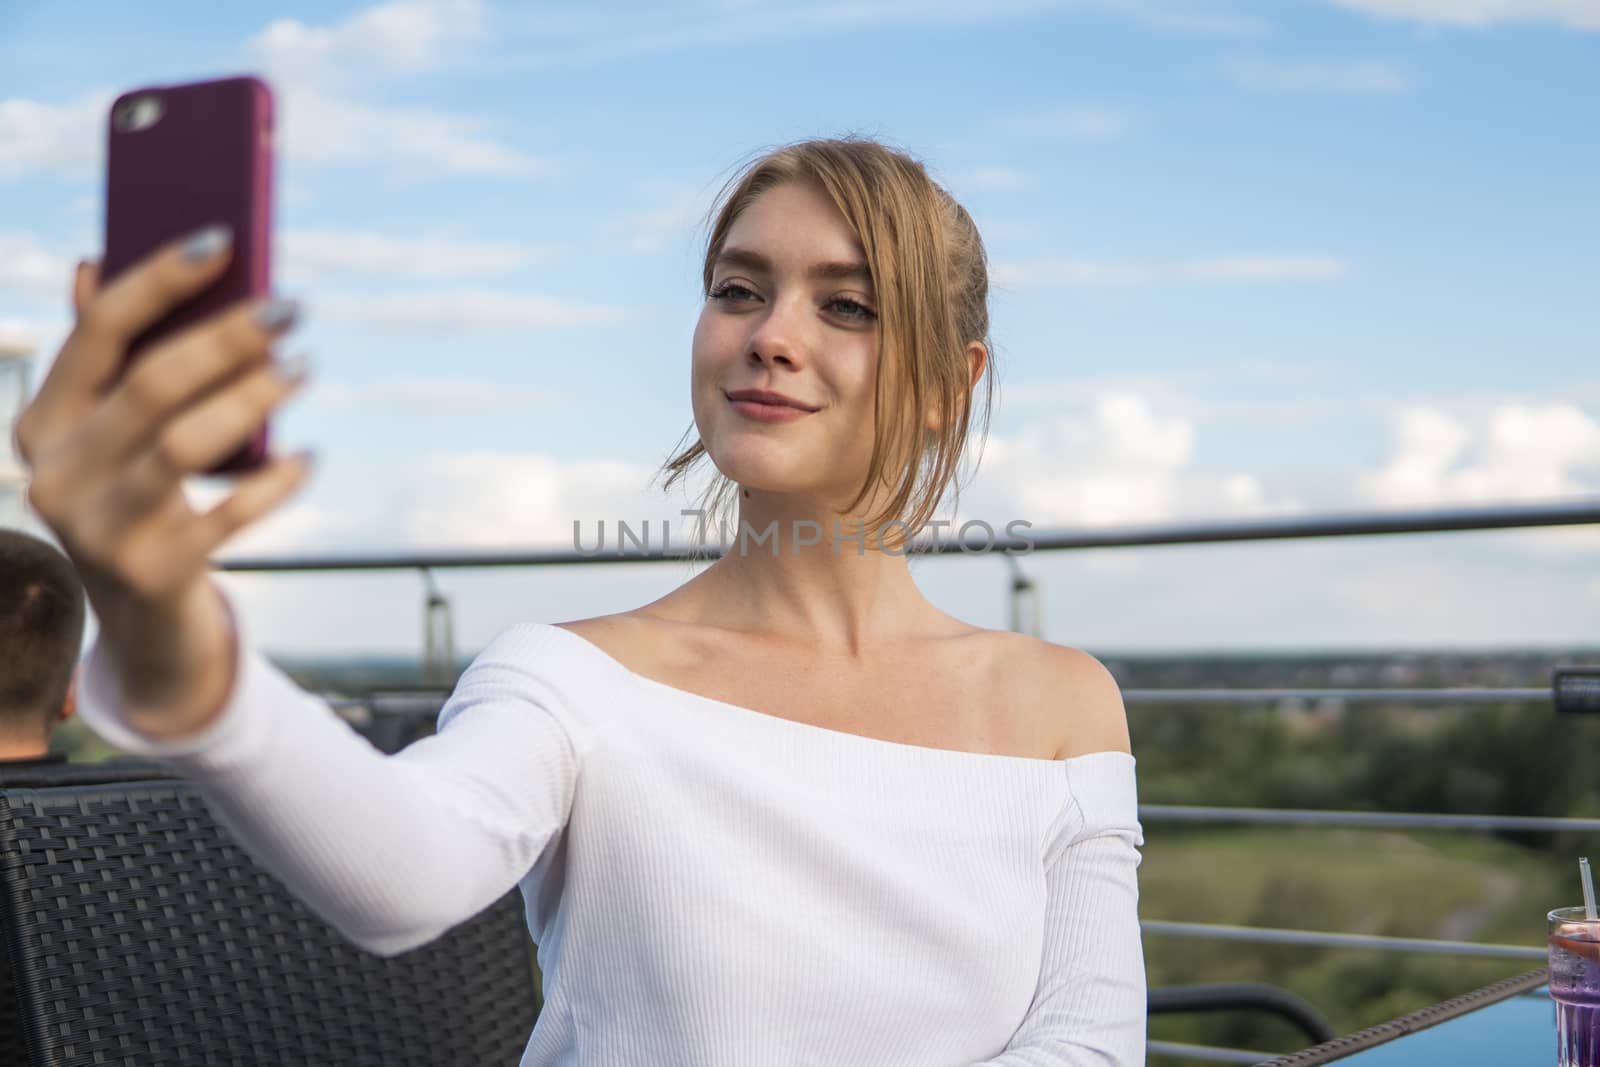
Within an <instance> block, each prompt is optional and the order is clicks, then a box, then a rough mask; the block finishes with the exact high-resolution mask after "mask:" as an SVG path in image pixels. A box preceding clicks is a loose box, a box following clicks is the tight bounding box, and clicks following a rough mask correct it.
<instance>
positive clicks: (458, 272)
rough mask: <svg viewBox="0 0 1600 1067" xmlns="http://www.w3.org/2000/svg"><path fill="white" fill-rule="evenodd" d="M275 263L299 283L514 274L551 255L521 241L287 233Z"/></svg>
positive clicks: (351, 232)
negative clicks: (359, 276) (352, 277)
mask: <svg viewBox="0 0 1600 1067" xmlns="http://www.w3.org/2000/svg"><path fill="white" fill-rule="evenodd" d="M281 240H282V242H283V243H282V246H281V255H280V257H279V262H280V263H282V264H283V265H284V271H285V275H286V276H288V277H292V278H296V279H300V280H307V281H308V280H315V279H320V278H326V277H332V276H339V275H345V274H349V273H368V274H400V275H405V276H408V277H414V278H454V277H460V276H462V275H469V274H494V273H499V272H503V271H509V270H515V269H516V268H518V267H522V266H526V265H527V264H529V263H532V262H534V261H535V260H538V259H542V258H545V257H547V256H548V255H549V254H550V251H551V250H550V249H548V248H540V247H536V246H534V245H529V244H526V243H523V242H519V241H472V240H461V239H457V238H451V237H445V236H437V235H434V236H429V235H422V236H416V237H410V236H406V237H401V236H395V235H391V234H381V233H371V232H366V231H360V230H289V231H287V232H285V233H284V234H283V236H282V238H281Z"/></svg>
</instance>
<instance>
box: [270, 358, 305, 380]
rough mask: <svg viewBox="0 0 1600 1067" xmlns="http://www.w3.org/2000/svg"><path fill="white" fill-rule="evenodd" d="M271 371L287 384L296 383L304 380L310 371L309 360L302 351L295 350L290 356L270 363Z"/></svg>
mask: <svg viewBox="0 0 1600 1067" xmlns="http://www.w3.org/2000/svg"><path fill="white" fill-rule="evenodd" d="M272 373H273V374H276V375H277V376H278V378H279V379H280V380H281V381H283V382H285V383H287V384H289V385H298V384H299V383H301V382H303V381H305V380H306V378H307V376H308V375H310V373H311V360H310V359H308V358H307V357H306V355H305V353H303V352H296V353H295V354H294V355H292V356H288V357H287V358H285V359H280V360H278V361H277V362H276V363H274V364H273V365H272Z"/></svg>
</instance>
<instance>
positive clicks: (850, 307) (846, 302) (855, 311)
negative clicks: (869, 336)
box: [828, 296, 878, 322]
mask: <svg viewBox="0 0 1600 1067" xmlns="http://www.w3.org/2000/svg"><path fill="white" fill-rule="evenodd" d="M828 306H829V307H839V308H843V311H842V312H841V313H842V314H843V315H844V316H845V318H848V319H860V320H862V321H863V322H865V321H867V320H870V319H875V318H877V317H878V315H877V312H875V311H873V310H872V309H871V308H869V307H867V306H866V305H865V304H858V303H856V302H855V301H854V300H851V299H850V298H848V297H843V296H841V297H836V298H835V299H833V300H830V301H829V302H828Z"/></svg>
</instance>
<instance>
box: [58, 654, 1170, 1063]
mask: <svg viewBox="0 0 1600 1067" xmlns="http://www.w3.org/2000/svg"><path fill="white" fill-rule="evenodd" d="M244 648H245V651H244V652H243V653H242V657H241V662H240V668H239V676H238V678H237V680H236V684H235V689H234V692H233V693H232V695H231V698H230V700H229V702H228V705H227V707H226V708H225V710H224V711H223V713H222V715H221V716H220V717H219V719H218V720H217V721H216V722H215V723H213V724H212V725H211V726H210V727H208V728H207V729H206V730H205V731H204V732H203V733H201V734H199V735H196V736H194V737H191V738H186V739H184V740H183V741H181V742H176V743H174V742H160V743H158V742H155V741H152V740H150V739H148V738H146V737H145V736H144V735H142V734H139V733H136V732H135V731H133V730H132V729H130V728H129V727H128V726H127V725H126V724H125V722H124V720H123V718H122V709H121V705H120V703H119V694H118V693H117V690H116V685H115V680H114V678H113V676H112V675H111V673H110V671H109V669H108V664H107V662H106V660H105V658H104V654H103V650H102V649H101V648H100V647H99V646H98V645H97V646H96V647H95V648H94V649H93V650H91V653H90V656H89V660H88V662H87V664H86V669H85V672H84V677H83V683H82V685H81V687H80V688H81V690H82V693H81V697H80V714H81V715H82V716H83V718H84V719H85V720H86V721H87V723H88V724H89V725H90V727H91V728H92V729H94V730H95V731H96V732H97V733H99V734H100V735H101V736H102V737H104V738H105V739H106V740H108V741H109V742H111V743H112V744H114V745H116V746H118V747H119V748H122V749H123V750H125V751H128V752H131V753H134V754H139V755H145V756H153V757H157V758H161V759H164V760H166V761H168V762H169V763H170V764H171V765H173V766H174V767H175V768H176V769H177V770H178V771H180V772H181V773H182V774H183V775H184V776H186V777H187V778H189V779H191V780H192V781H193V782H194V783H195V784H196V786H197V788H198V789H200V791H201V792H202V794H203V795H204V796H205V797H206V799H207V801H208V804H209V806H210V807H211V809H212V810H213V812H214V813H215V814H216V816H217V817H218V818H219V820H220V821H221V822H222V823H223V824H224V825H225V826H226V827H227V828H228V829H229V831H230V832H231V833H232V834H233V835H234V837H235V838H236V839H237V840H238V841H239V842H240V843H241V844H242V845H243V846H244V847H245V848H246V849H247V850H248V851H249V852H250V853H251V855H253V856H254V857H255V858H256V860H257V861H258V862H259V863H261V864H262V866H264V867H265V868H266V869H268V870H269V871H271V872H272V873H273V874H274V875H276V876H277V877H278V878H279V879H280V880H282V881H283V882H284V883H285V884H286V885H288V886H289V887H290V888H291V890H292V891H293V892H294V893H295V894H296V895H297V896H299V897H300V898H301V899H302V900H303V901H304V902H305V904H306V905H307V906H308V907H309V908H311V909H312V910H313V911H314V912H315V913H317V914H318V915H320V916H321V917H322V918H324V919H325V920H326V921H327V922H329V923H330V924H331V925H333V926H334V927H335V928H336V929H338V930H339V931H340V932H342V933H343V934H344V935H345V936H346V937H348V938H349V939H350V940H351V941H353V942H355V943H356V944H358V945H360V946H363V947H364V948H366V949H368V950H370V951H372V952H375V953H380V954H394V953H399V952H403V951H405V950H407V949H410V948H413V947H416V946H419V945H422V944H424V943H426V942H428V941H430V940H432V939H434V938H436V937H438V936H439V935H440V934H442V933H444V932H445V931H446V930H448V929H450V928H451V927H452V926H454V925H456V924H458V923H461V922H463V921H465V920H466V919H468V918H471V917H472V916H473V915H475V914H477V913H478V912H480V911H482V910H483V909H484V908H486V907H487V906H489V905H490V904H491V903H493V902H494V901H495V900H497V899H498V898H499V897H500V896H501V895H503V894H504V893H505V892H506V891H507V890H508V889H510V888H511V887H512V886H519V887H520V889H521V892H522V895H523V898H524V900H525V901H526V906H527V917H528V927H529V930H530V931H531V933H532V935H533V938H534V940H535V941H536V942H537V944H538V958H539V963H540V968H541V971H542V973H543V981H544V996H545V1003H544V1008H543V1010H542V1012H541V1014H540V1016H539V1020H538V1023H537V1025H536V1026H535V1027H534V1030H533V1033H532V1035H531V1037H530V1039H529V1042H528V1046H527V1051H526V1052H525V1054H524V1055H523V1057H522V1067H557V1065H561V1067H645V1065H649V1067H759V1065H767V1064H771V1065H774V1067H778V1065H783V1067H791V1065H805V1067H978V1065H983V1067H1046V1065H1048V1067H1067V1065H1073V1067H1077V1065H1089V1064H1094V1065H1097V1067H1112V1065H1117V1067H1133V1065H1136V1064H1142V1063H1143V1062H1144V1045H1145V1012H1146V1004H1145V974H1144V961H1143V955H1142V951H1141V946H1140V936H1139V923H1138V915H1137V902H1138V887H1137V880H1136V872H1137V868H1138V864H1139V852H1138V848H1139V846H1141V845H1142V844H1143V838H1142V836H1141V832H1140V826H1139V822H1138V812H1137V804H1136V797H1135V788H1134V761H1133V757H1131V756H1129V755H1128V754H1127V753H1123V752H1098V753H1093V754H1090V755H1084V756H1076V757H1073V758H1071V759H1064V760H1044V759H1031V758H1026V757H1019V756H1002V755H991V754H987V753H974V752H962V751H955V750H949V749H937V748H928V747H923V746H918V745H909V744H902V743H899V742H893V741H886V740H880V739H876V738H869V737H865V736H862V735H859V734H854V733H848V732H844V731H839V730H833V729H828V728H825V727H820V726H814V725H811V724H807V723H801V722H796V721H793V720H790V719H785V718H780V717H778V716H774V715H768V714H764V713H761V712H757V711H754V710H751V709H749V708H743V707H739V706H737V705H733V704H728V703H724V702H722V701H718V700H713V699H711V698H708V697H703V696H700V695H697V694H694V693H690V692H687V691H685V690H681V689H677V688H674V687H672V686H669V685H666V684H664V683H661V682H657V681H654V680H652V679H649V678H646V677H644V676H642V675H640V674H637V673H635V672H633V671H631V670H629V669H627V668H626V667H624V666H623V665H622V664H621V663H620V662H619V661H618V660H616V659H614V658H612V657H611V656H609V655H608V654H606V653H605V652H603V651H602V650H601V649H600V648H599V646H597V645H594V644H592V643H591V642H589V641H588V640H586V639H584V638H582V637H580V636H578V635H577V634H575V633H573V632H571V631H569V630H565V629H563V628H561V627H558V626H553V625H546V624H528V625H520V626H515V627H513V628H511V629H510V630H507V631H506V632H504V633H503V634H501V635H500V636H499V637H497V638H496V639H495V640H494V641H493V642H492V643H491V644H490V645H489V647H488V648H486V649H485V650H484V651H483V652H482V653H481V654H480V655H479V656H478V657H477V659H476V660H475V661H474V662H473V663H472V665H471V666H470V667H469V668H468V670H467V671H466V672H465V673H464V674H463V675H462V677H461V679H460V682H459V684H458V685H457V687H456V689H455V692H454V694H453V695H452V696H451V697H450V699H449V701H448V703H447V704H446V705H445V707H444V709H443V710H442V711H441V712H440V715H439V729H438V732H437V734H436V735H434V736H432V737H428V738H425V739H423V740H420V741H418V742H416V743H415V744H412V745H411V746H409V747H407V748H406V749H404V750H403V751H401V752H399V753H396V754H394V755H386V754H384V753H382V752H380V751H379V750H377V749H376V748H374V747H373V746H372V745H371V744H370V743H368V742H367V741H366V740H365V739H364V738H362V737H361V736H360V735H359V734H357V733H356V732H355V731H354V730H352V729H351V728H350V727H349V726H348V725H347V724H346V723H345V722H344V721H343V720H341V719H340V718H339V717H338V716H337V715H336V714H335V713H334V712H333V711H332V710H331V709H330V708H329V706H328V705H327V703H326V702H325V701H324V700H322V699H321V698H320V697H317V696H315V695H312V694H309V693H306V692H305V691H303V690H301V689H300V688H299V687H298V686H296V685H295V684H294V683H293V682H292V681H291V680H290V679H289V678H288V677H287V676H285V675H284V674H283V673H281V672H280V671H279V670H277V669H276V668H275V667H273V665H272V664H271V663H269V662H268V661H267V660H266V659H265V658H264V657H263V656H261V655H260V654H259V653H257V652H254V651H251V650H250V647H249V645H248V642H247V640H246V643H245V644H244ZM1061 713H1062V714H1063V715H1070V714H1071V708H1070V707H1063V708H1062V709H1061Z"/></svg>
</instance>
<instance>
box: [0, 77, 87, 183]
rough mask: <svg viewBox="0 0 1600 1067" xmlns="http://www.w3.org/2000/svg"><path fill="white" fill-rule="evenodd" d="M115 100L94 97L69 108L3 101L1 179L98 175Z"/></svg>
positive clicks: (0, 105)
mask: <svg viewBox="0 0 1600 1067" xmlns="http://www.w3.org/2000/svg"><path fill="white" fill-rule="evenodd" d="M113 98H114V94H112V93H109V92H94V93H89V94H87V95H84V96H82V97H79V98H78V99H77V100H75V101H73V102H72V103H70V104H46V103H43V102H41V101H38V100H22V99H15V98H13V99H10V100H0V177H9V176H12V175H17V174H27V173H32V172H39V173H45V174H67V175H72V176H80V175H86V174H92V173H94V172H95V171H96V170H98V169H99V167H100V161H101V158H102V155H103V152H104V145H103V143H102V142H103V141H104V138H103V137H102V136H101V128H102V124H103V123H104V122H105V117H106V114H107V112H108V111H109V110H110V107H111V101H112V99H113Z"/></svg>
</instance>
